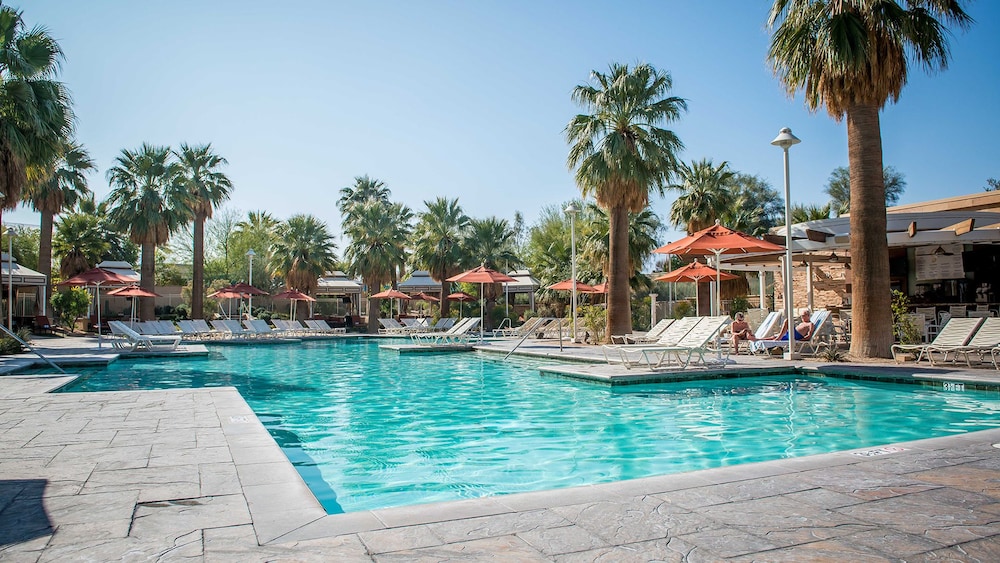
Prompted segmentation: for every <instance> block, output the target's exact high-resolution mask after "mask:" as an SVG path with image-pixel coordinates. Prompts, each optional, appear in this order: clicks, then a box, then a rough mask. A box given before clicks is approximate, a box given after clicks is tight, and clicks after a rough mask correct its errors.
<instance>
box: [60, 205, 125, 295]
mask: <svg viewBox="0 0 1000 563" xmlns="http://www.w3.org/2000/svg"><path fill="white" fill-rule="evenodd" d="M110 246H111V243H110V242H108V239H107V238H106V237H105V236H104V232H103V230H102V229H101V226H100V219H98V218H97V217H96V216H94V215H92V214H87V213H70V214H69V215H66V216H65V217H63V218H62V219H61V220H60V221H59V223H58V224H56V233H55V236H54V237H53V239H52V253H53V254H54V255H55V257H56V258H58V259H59V277H61V278H62V279H64V280H65V279H69V278H71V277H73V276H75V275H77V274H79V273H82V272H86V271H87V270H89V269H90V268H92V267H93V266H94V265H95V264H98V263H100V262H101V258H102V257H103V256H104V254H105V253H106V252H108V249H109V248H110Z"/></svg>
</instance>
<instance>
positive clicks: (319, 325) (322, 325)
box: [305, 319, 347, 334]
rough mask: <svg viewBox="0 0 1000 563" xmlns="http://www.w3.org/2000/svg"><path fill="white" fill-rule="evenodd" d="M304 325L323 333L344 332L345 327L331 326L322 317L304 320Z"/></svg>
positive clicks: (345, 330)
mask: <svg viewBox="0 0 1000 563" xmlns="http://www.w3.org/2000/svg"><path fill="white" fill-rule="evenodd" d="M305 323H306V326H307V327H309V328H311V329H313V330H315V331H316V332H320V333H323V334H344V333H346V332H347V329H346V328H344V327H337V328H333V327H332V326H330V325H329V324H327V322H326V321H325V320H323V319H312V320H308V321H305Z"/></svg>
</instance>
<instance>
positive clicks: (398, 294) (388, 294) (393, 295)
mask: <svg viewBox="0 0 1000 563" xmlns="http://www.w3.org/2000/svg"><path fill="white" fill-rule="evenodd" d="M368 298H369V299H405V300H407V301H409V300H410V296H409V295H407V294H405V293H403V292H402V291H399V290H398V289H391V288H390V289H387V290H385V291H380V292H378V293H376V294H373V295H369V296H368ZM396 310H397V311H399V307H397V308H396ZM389 314H390V315H392V302H390V303H389Z"/></svg>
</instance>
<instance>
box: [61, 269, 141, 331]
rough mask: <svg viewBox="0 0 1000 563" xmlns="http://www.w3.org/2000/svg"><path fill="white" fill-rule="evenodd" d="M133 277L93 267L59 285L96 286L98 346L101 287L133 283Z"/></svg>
mask: <svg viewBox="0 0 1000 563" xmlns="http://www.w3.org/2000/svg"><path fill="white" fill-rule="evenodd" d="M134 281H135V280H133V279H132V278H127V277H125V276H123V275H121V274H118V273H116V272H112V271H111V270H106V269H104V268H93V269H91V270H87V271H86V272H82V273H79V274H77V275H75V276H73V277H71V278H69V279H68V280H66V281H64V282H62V283H60V284H59V285H76V286H84V287H93V288H94V297H95V298H96V299H97V347H98V348H100V347H101V287H102V286H103V287H108V286H111V285H124V284H129V285H131V284H132V282H134Z"/></svg>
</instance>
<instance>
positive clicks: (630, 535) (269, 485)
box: [0, 338, 1000, 562]
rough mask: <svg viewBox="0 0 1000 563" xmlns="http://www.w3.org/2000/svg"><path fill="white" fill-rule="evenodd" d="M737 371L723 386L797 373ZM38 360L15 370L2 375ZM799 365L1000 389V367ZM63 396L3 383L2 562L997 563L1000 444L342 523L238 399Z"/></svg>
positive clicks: (573, 354) (741, 363) (71, 357)
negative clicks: (749, 377) (744, 377)
mask: <svg viewBox="0 0 1000 563" xmlns="http://www.w3.org/2000/svg"><path fill="white" fill-rule="evenodd" d="M34 343H35V344H36V345H37V346H38V347H39V348H40V349H41V350H42V352H43V353H44V354H46V355H51V356H53V359H55V360H57V361H59V362H66V363H79V362H81V361H84V360H87V359H91V360H94V361H102V362H106V361H114V359H115V358H114V357H113V351H111V350H103V351H98V350H97V348H96V343H95V341H94V340H93V339H57V338H53V339H46V338H38V339H36V340H35V342H34ZM485 346H487V347H488V348H490V349H494V350H497V351H503V350H505V349H506V348H509V346H510V344H509V342H507V343H500V342H493V343H487V344H486V345H485ZM526 351H529V352H531V353H534V354H539V355H545V356H546V357H550V358H553V366H558V367H551V368H546V369H547V370H549V371H547V372H546V373H552V374H554V375H556V376H566V375H571V374H562V375H560V374H559V370H564V371H567V372H571V371H575V372H579V373H587V374H590V375H592V376H594V377H596V378H608V380H607V381H606V383H608V384H615V383H613V379H614V378H615V377H622V378H627V379H623V380H619V381H618V382H617V383H618V384H627V383H635V382H640V381H642V379H641V378H642V377H648V378H662V377H664V373H662V372H651V371H649V370H639V369H632V370H625V369H623V368H621V367H613V368H609V367H608V366H606V365H604V366H598V365H587V364H579V363H576V364H574V363H568V362H567V361H572V360H584V359H593V358H594V357H595V354H596V355H597V356H599V355H600V352H599V350H597V349H596V348H594V347H587V346H567V347H566V348H564V350H563V351H562V352H560V351H559V350H558V346H557V345H553V344H552V343H550V342H549V343H545V342H543V343H532V344H530V345H529V347H528V350H526ZM109 352H111V353H112V355H109ZM734 359H735V361H736V362H737V363H736V364H735V365H728V366H726V367H724V368H720V369H721V370H729V371H731V370H735V369H739V370H744V369H747V368H751V367H757V368H760V369H764V370H771V369H775V368H779V369H783V370H784V369H787V368H788V367H792V365H793V363H788V362H784V361H783V360H778V359H769V358H748V357H746V356H739V357H736V358H734ZM28 361H33V360H31V359H30V358H27V357H3V358H0V371H9V370H10V368H11V366H13V365H17V364H20V363H22V362H28ZM794 365H797V366H801V367H805V368H816V367H820V366H823V367H824V369H834V368H835V369H837V370H844V373H845V374H848V375H851V374H855V375H860V374H864V373H873V372H877V373H878V374H880V375H884V376H886V377H889V378H892V379H906V378H913V377H915V376H917V377H920V378H924V379H929V380H941V381H944V382H948V383H954V382H963V383H967V384H970V383H971V384H974V385H975V384H1000V376H998V373H997V372H996V371H995V370H993V369H992V368H990V369H972V370H968V369H951V368H928V367H926V365H924V366H921V367H919V368H915V367H914V366H913V365H912V364H910V365H908V366H907V365H903V366H895V365H893V364H891V363H889V364H863V365H862V364H858V365H856V364H835V366H830V365H828V364H821V363H819V362H816V361H812V360H803V361H801V362H795V363H794ZM670 373H675V374H676V375H677V376H678V377H688V376H689V375H690V373H693V370H687V371H684V372H677V371H676V370H674V372H670ZM701 373H702V375H708V374H707V373H706V370H701ZM636 378H640V379H638V380H637V379H636ZM65 381H67V378H66V377H65V376H55V375H54V376H26V377H21V376H6V377H0V560H2V561H8V560H10V561H56V560H126V559H127V560H145V559H162V560H175V559H185V560H202V561H273V560H296V561H347V562H352V561H377V562H389V561H407V562H409V561H448V560H461V561H479V560H506V561H559V562H576V561H588V562H589V561H615V562H619V561H650V560H657V561H714V560H719V559H729V558H731V559H734V560H737V561H793V560H794V561H801V560H824V559H826V560H838V561H841V560H866V561H899V560H906V561H925V560H939V559H945V560H952V561H997V560H1000V449H997V448H996V447H994V444H1000V430H989V431H982V432H974V433H969V434H962V435H957V436H953V437H947V438H935V439H930V440H920V441H915V442H908V443H902V444H892V445H886V446H883V447H872V448H865V449H862V450H854V451H846V452H836V453H831V454H823V455H816V456H810V457H803V458H794V459H787V460H779V461H771V462H764V463H755V464H748V465H739V466H731V467H724V468H719V469H709V470H703V471H695V472H689V473H681V474H675V475H665V476H657V477H649V478H644V479H636V480H631V481H622V482H617V483H609V484H601V485H591V486H583V487H575V488H570V489H561V490H551V491H540V492H533V493H521V494H514V495H506V496H495V497H488V498H482V499H475V500H466V501H458V502H447V503H437V504H428V505H418V506H408V507H401V508H392V509H384V510H374V511H366V512H358V513H352V514H341V515H327V514H326V513H325V512H324V511H323V509H322V508H321V507H320V505H319V503H318V502H317V501H316V499H315V498H314V497H313V495H312V493H311V492H310V491H309V489H308V488H307V487H306V486H305V484H304V483H303V482H302V480H301V478H300V477H299V475H298V473H297V472H296V471H295V469H294V468H293V467H292V465H291V463H290V462H288V460H287V459H286V458H285V456H284V455H283V454H282V452H281V450H280V448H279V447H278V446H277V444H276V443H275V442H274V440H273V439H272V438H271V436H270V435H269V434H268V433H267V431H266V430H265V429H264V427H263V425H262V424H261V423H260V421H259V420H258V419H257V417H256V416H254V414H253V412H252V411H251V410H250V408H249V407H248V406H247V404H246V402H245V401H244V400H243V398H242V397H241V396H240V395H239V393H237V391H236V390H235V389H233V388H212V389H190V390H169V391H126V392H106V393H72V394H50V393H48V392H47V391H49V390H51V389H52V388H54V387H57V386H59V385H61V384H63V383H64V382H65Z"/></svg>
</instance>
